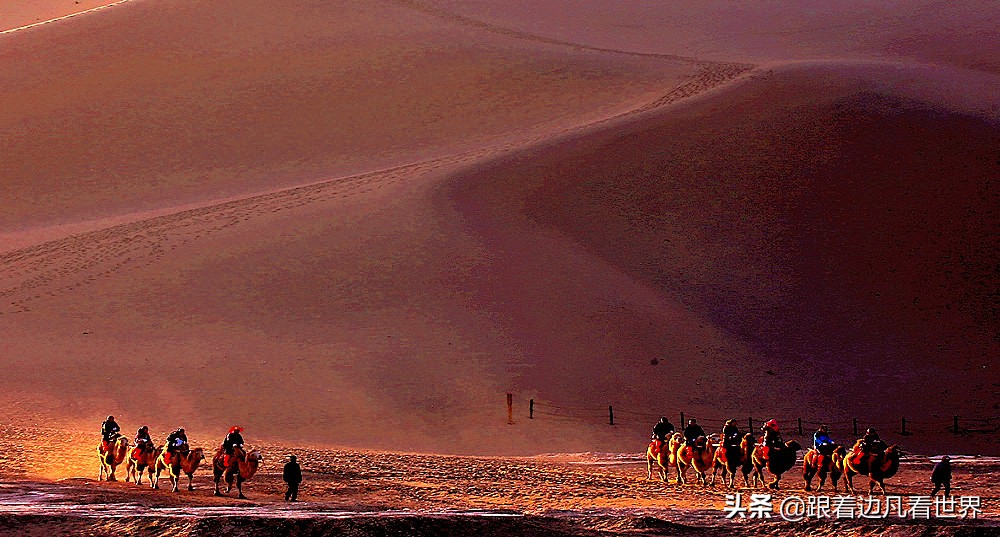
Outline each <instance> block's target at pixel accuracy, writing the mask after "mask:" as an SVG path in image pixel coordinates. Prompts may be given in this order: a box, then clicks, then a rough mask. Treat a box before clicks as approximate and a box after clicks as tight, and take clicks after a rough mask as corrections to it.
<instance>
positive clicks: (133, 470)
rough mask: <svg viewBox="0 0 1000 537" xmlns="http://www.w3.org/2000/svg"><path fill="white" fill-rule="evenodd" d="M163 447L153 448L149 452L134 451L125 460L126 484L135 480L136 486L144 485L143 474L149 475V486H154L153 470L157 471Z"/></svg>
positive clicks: (136, 449)
mask: <svg viewBox="0 0 1000 537" xmlns="http://www.w3.org/2000/svg"><path fill="white" fill-rule="evenodd" d="M161 451H163V446H159V447H157V446H153V449H151V450H149V451H138V448H135V449H133V450H132V452H131V453H130V454H129V456H128V458H127V459H125V482H126V483H128V482H129V480H130V479H132V478H133V477H134V478H135V484H136V485H142V472H143V470H145V471H146V472H147V473H149V485H150V486H153V470H155V469H156V459H158V458H159V457H160V452H161Z"/></svg>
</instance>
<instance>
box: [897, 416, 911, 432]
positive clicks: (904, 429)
mask: <svg viewBox="0 0 1000 537" xmlns="http://www.w3.org/2000/svg"><path fill="white" fill-rule="evenodd" d="M902 419H903V428H902V430H900V431H899V434H901V435H903V436H909V435H910V433H908V432H906V418H902Z"/></svg>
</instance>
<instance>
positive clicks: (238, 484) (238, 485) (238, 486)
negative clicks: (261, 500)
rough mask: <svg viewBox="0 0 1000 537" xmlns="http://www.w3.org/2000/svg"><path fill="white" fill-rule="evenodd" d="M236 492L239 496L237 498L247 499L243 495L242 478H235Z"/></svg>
mask: <svg viewBox="0 0 1000 537" xmlns="http://www.w3.org/2000/svg"><path fill="white" fill-rule="evenodd" d="M236 490H238V491H239V496H238V497H239V498H240V499H241V500H245V499H247V497H246V496H244V495H243V478H242V477H237V478H236Z"/></svg>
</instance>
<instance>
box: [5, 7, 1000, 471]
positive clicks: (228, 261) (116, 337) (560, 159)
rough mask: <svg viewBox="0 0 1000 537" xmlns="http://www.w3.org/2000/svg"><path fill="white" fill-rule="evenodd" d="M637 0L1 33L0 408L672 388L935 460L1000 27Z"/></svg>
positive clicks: (677, 406) (982, 299)
mask: <svg viewBox="0 0 1000 537" xmlns="http://www.w3.org/2000/svg"><path fill="white" fill-rule="evenodd" d="M645 4H646V3H637V2H636V3H632V2H625V3H622V4H621V6H620V7H621V9H617V10H610V9H609V8H605V11H595V9H598V8H595V7H594V6H587V7H585V8H581V9H579V10H576V11H573V12H572V15H571V16H569V17H568V18H567V17H557V16H556V14H557V12H556V11H555V10H556V9H557V8H558V5H557V4H555V3H554V4H553V5H552V6H551V9H552V10H553V11H552V12H549V11H544V10H543V11H537V7H531V6H529V5H528V4H527V3H522V4H513V5H512V7H511V9H510V11H504V10H497V9H495V6H493V5H492V4H487V3H478V2H476V3H462V5H459V3H449V2H377V3H372V4H346V5H340V4H338V5H336V6H333V5H330V4H314V3H291V4H289V5H283V6H282V8H281V9H277V8H275V7H274V6H273V5H272V4H270V3H266V2H249V3H248V2H242V3H237V2H229V1H223V2H203V3H192V2H180V1H175V0H157V1H155V2H154V1H143V2H129V3H127V4H123V5H121V6H116V7H115V8H114V9H109V10H103V11H101V12H99V16H97V14H92V15H88V16H86V17H84V16H81V17H75V18H73V19H68V20H66V21H60V22H59V23H53V24H49V25H45V26H41V27H37V28H31V29H28V30H24V31H20V32H15V33H12V34H6V35H2V36H0V61H2V62H4V64H5V65H7V66H10V69H5V70H4V71H3V74H0V94H2V95H3V96H4V99H5V100H8V102H12V103H16V106H11V107H7V108H4V109H3V111H0V125H2V129H0V136H2V137H3V140H4V144H5V154H4V157H3V158H4V169H3V172H2V176H0V197H2V199H4V200H5V205H4V211H3V212H2V213H0V232H2V233H3V235H2V238H3V243H2V244H0V266H2V267H3V268H2V272H0V298H2V300H0V313H2V315H0V324H2V326H3V333H4V339H3V341H4V347H3V351H4V355H5V364H4V365H5V375H4V380H3V381H2V383H3V385H4V387H5V388H6V389H7V391H8V392H9V393H10V394H11V395H9V396H8V398H9V399H12V400H17V401H20V403H19V405H18V406H15V407H13V408H32V409H34V411H37V412H39V414H38V416H39V419H41V420H45V419H51V416H60V417H61V419H63V420H65V421H67V422H69V423H71V424H72V426H73V427H86V425H83V424H85V423H88V422H93V423H94V424H96V423H99V421H100V418H101V417H103V415H105V414H107V413H108V412H113V413H115V414H116V415H119V417H120V418H121V419H122V421H123V422H124V424H125V426H126V428H133V429H134V427H135V426H137V425H138V423H139V422H146V423H149V424H150V425H151V426H152V427H153V429H154V431H166V430H167V429H168V428H172V427H175V426H177V425H178V424H185V425H187V427H188V429H189V431H191V434H192V436H193V437H195V438H197V439H199V441H200V442H203V443H211V442H214V441H216V440H217V438H216V437H220V438H221V435H222V433H223V432H224V429H225V427H226V426H227V425H229V424H231V423H232V422H240V423H242V424H243V425H245V426H246V427H247V430H248V435H249V436H250V437H251V438H253V437H257V438H270V439H280V440H299V441H304V440H307V441H310V442H313V443H321V444H339V445H353V446H366V447H379V448H392V449H397V450H406V451H438V452H449V453H455V452H464V453H535V452H539V451H574V452H576V451H590V450H602V451H628V450H633V449H641V446H642V444H643V441H644V439H645V436H646V434H648V428H649V425H650V423H651V421H653V420H654V419H655V417H656V416H657V415H659V414H660V413H669V414H670V415H672V416H673V415H675V413H676V412H686V413H687V414H688V415H689V416H690V415H697V416H700V417H704V418H708V420H706V421H707V425H709V426H711V427H714V425H715V424H714V423H713V422H712V421H711V419H721V418H725V417H729V416H736V417H740V418H743V417H745V416H755V417H757V418H758V419H759V418H762V417H765V416H778V417H780V418H781V419H782V420H783V421H787V420H789V419H794V418H795V417H804V418H807V419H808V420H810V421H812V420H824V421H827V420H828V421H831V422H835V423H837V424H838V425H839V426H840V429H839V430H838V431H837V434H838V435H839V437H841V438H843V437H845V436H846V435H847V431H846V430H845V428H846V426H845V425H843V424H844V423H845V420H849V419H850V418H851V417H860V418H862V419H863V420H864V422H865V423H869V424H878V425H879V426H882V424H891V425H890V426H895V423H896V422H897V420H898V419H899V417H901V416H905V417H908V418H910V419H911V420H913V421H914V422H917V423H918V425H915V427H917V428H918V429H920V427H921V425H919V424H920V422H921V420H923V425H922V427H923V428H922V429H921V430H920V433H921V434H919V435H916V436H913V437H907V438H904V439H903V440H906V441H907V442H909V443H911V444H914V445H919V446H922V447H925V448H928V449H931V450H933V449H938V448H939V447H940V446H943V445H951V444H952V443H954V438H952V437H951V435H949V434H947V433H945V431H944V426H940V427H939V426H938V422H939V421H941V420H948V419H949V418H950V417H951V416H953V415H965V416H969V415H976V416H979V415H984V414H985V415H992V414H995V413H996V412H997V411H998V410H1000V408H997V407H995V406H994V407H992V408H983V405H982V404H981V402H982V401H995V400H997V397H996V396H997V393H998V392H997V383H996V378H997V377H996V373H995V371H993V370H992V369H991V368H992V367H994V364H993V362H994V361H995V360H993V359H992V358H993V357H995V356H996V355H997V350H998V349H997V346H996V340H995V334H996V329H997V326H996V315H995V312H996V304H995V300H994V299H993V298H991V292H992V290H994V289H995V288H996V285H997V275H996V271H995V267H996V266H997V261H998V259H997V249H996V246H995V245H996V239H997V233H996V231H997V230H996V218H995V214H994V213H995V207H996V206H997V199H996V193H995V192H993V191H992V189H991V187H990V185H991V184H992V183H991V181H992V178H994V177H995V176H996V173H997V167H996V153H995V151H996V147H998V145H1000V144H998V142H1000V128H998V124H1000V121H998V119H1000V117H998V113H997V109H996V105H995V102H993V101H994V99H995V95H997V94H998V89H1000V82H998V77H997V75H996V74H995V69H993V68H992V67H990V65H989V62H988V61H987V60H988V58H990V57H991V56H989V55H988V51H989V50H990V48H989V46H990V45H989V43H988V42H985V45H986V46H984V47H982V48H979V49H976V50H979V51H983V52H982V56H977V55H976V54H972V55H961V54H958V53H957V52H955V53H954V54H952V53H947V51H944V52H941V51H939V50H938V49H936V48H934V47H932V46H931V44H933V42H934V41H933V40H931V39H929V38H928V39H924V38H921V39H923V40H922V41H920V42H921V43H925V44H928V45H927V46H928V47H929V48H927V49H926V50H930V49H932V48H933V49H934V50H936V51H938V52H940V54H938V56H935V55H934V54H931V53H929V52H927V53H925V52H926V51H925V49H924V48H921V47H920V46H917V47H914V48H912V49H909V48H908V49H906V50H905V51H900V50H897V49H896V48H893V47H897V45H898V44H899V43H900V42H901V41H900V40H899V39H900V37H899V36H900V35H901V33H906V35H911V36H918V34H916V33H913V32H915V30H914V28H915V27H917V26H920V24H921V21H923V20H924V18H923V17H925V16H926V13H925V12H926V11H927V10H929V9H931V7H930V5H929V4H928V5H926V6H925V5H924V4H921V6H922V7H921V8H920V9H916V10H914V11H913V12H912V13H910V12H907V13H898V14H896V15H893V16H892V17H889V12H890V11H891V8H892V6H893V4H891V3H889V4H886V6H887V7H884V8H881V9H883V11H879V10H875V11H871V10H868V11H865V10H862V11H856V10H851V9H847V8H843V9H841V8H838V9H836V10H834V11H832V12H825V11H824V12H823V13H811V12H807V11H808V9H807V8H806V7H803V8H802V9H803V10H805V11H803V12H802V13H799V14H798V15H796V16H797V17H798V18H795V17H791V18H790V19H789V18H785V17H779V16H778V14H777V13H775V12H774V11H773V10H769V9H765V8H763V7H761V8H760V9H761V10H762V11H754V10H752V9H750V10H749V11H748V13H749V14H748V15H747V16H746V17H744V18H742V19H740V18H732V17H731V18H728V19H726V21H727V22H726V24H729V25H733V27H734V28H735V29H736V30H739V31H735V30H734V32H735V33H726V32H723V31H721V30H720V29H719V28H717V27H711V26H704V25H702V26H698V25H688V24H685V21H686V20H689V19H690V18H691V17H694V16H695V15H697V14H699V13H701V14H705V13H710V12H712V11H713V10H716V11H717V10H719V9H721V8H720V6H719V5H716V4H711V5H708V6H707V7H704V8H698V9H704V10H707V11H698V10H697V9H696V6H695V5H694V4H693V3H690V4H687V3H685V4H678V5H677V6H675V7H677V9H681V8H683V10H682V11H669V12H668V11H657V12H656V13H657V14H659V16H661V17H668V16H669V17H673V18H670V22H671V24H672V25H673V26H670V27H671V28H673V27H677V28H683V29H684V32H680V33H675V32H664V31H661V28H660V27H658V26H656V21H657V20H658V19H656V18H650V17H649V16H648V15H650V13H651V12H650V11H649V9H650V8H649V7H648V6H646V7H643V6H644V5H645ZM970 6H972V5H971V4H970ZM970 6H966V7H964V8H962V9H960V10H958V11H957V12H956V13H955V14H953V16H954V17H957V18H959V19H960V20H961V21H962V22H969V21H976V23H975V24H974V25H971V26H970V28H971V29H970V30H969V32H967V33H966V34H963V35H967V36H971V37H970V39H971V38H972V37H974V36H976V35H979V34H978V33H977V32H979V30H976V28H980V29H985V28H987V27H988V25H989V22H990V20H992V19H990V18H989V17H985V18H981V19H977V17H978V16H979V15H980V14H981V10H977V9H974V8H973V7H970ZM758 7H760V6H758ZM855 7H856V6H855ZM529 9H530V10H532V11H530V13H531V16H524V14H526V13H529V11H527V10H529ZM748 9H749V8H748ZM831 13H832V14H831ZM922 14H923V15H922ZM682 15H683V16H682ZM750 15H752V16H750ZM821 15H822V17H823V20H824V21H825V23H829V24H830V25H829V26H828V28H829V29H830V31H829V32H826V33H824V32H813V31H809V30H810V29H814V28H813V25H814V24H815V23H816V21H817V20H818V19H817V18H818V17H820V16H821ZM685 17H688V18H687V19H685ZM831 17H833V18H832V19H831ZM887 17H888V18H887ZM963 17H964V18H963ZM882 19H885V20H890V19H891V21H890V22H892V24H890V23H889V22H886V24H885V25H884V27H882V26H879V27H878V28H877V30H878V31H872V32H868V31H867V30H868V29H870V25H866V24H867V23H864V21H870V20H882ZM699 20H702V19H699ZM705 20H707V19H705ZM716 20H721V19H716ZM789 20H796V21H798V24H799V26H797V27H796V28H798V29H797V30H795V31H794V32H793V31H792V28H790V26H789V25H790V24H791V23H790V22H789ZM953 22H954V21H953ZM835 23H836V24H835ZM755 24H758V25H762V26H761V27H760V28H758V27H757V26H755ZM839 28H850V29H851V31H850V32H842V31H840V30H838V29H839ZM944 31H945V30H944V29H943V27H941V28H940V29H935V28H933V27H929V28H925V29H924V30H923V32H924V33H921V34H919V35H920V36H924V37H926V36H928V35H933V36H938V35H939V34H940V33H941V32H944ZM699 32H700V33H699ZM803 32H805V34H806V35H808V36H809V38H810V39H807V40H804V41H803V40H799V39H797V37H801V35H802V34H803ZM859 32H861V33H864V35H865V36H867V37H866V39H865V40H863V42H860V43H859V42H858V41H856V40H854V39H853V38H852V37H851V36H852V35H853V36H857V35H858V33H859ZM695 34H697V35H695ZM744 38H747V39H746V40H745V39H744ZM916 38H917V37H914V39H916ZM699 40H701V41H699ZM736 42H739V43H740V45H739V46H737V45H736V44H735V43H736ZM698 43H701V44H698ZM706 43H711V45H708V44H706ZM820 45H822V46H820ZM922 51H924V52H922ZM935 54H937V52H935ZM941 54H944V56H941ZM977 54H978V53H977ZM806 60H808V61H806ZM748 62H766V63H765V64H763V65H761V66H757V67H756V68H755V67H754V66H753V65H751V64H750V63H748ZM939 64H942V65H939ZM943 64H947V65H943ZM942 379H947V381H946V382H942ZM507 392H512V393H515V394H516V403H517V405H518V407H517V408H518V415H517V420H516V421H517V423H516V424H515V425H513V426H511V425H508V424H507V423H506V409H505V406H504V404H505V403H504V394H505V393H507ZM67 394H72V396H71V397H68V396H67ZM528 398H534V399H536V400H538V402H539V403H540V408H542V409H544V408H545V405H549V406H548V408H549V409H550V410H549V411H548V415H547V416H545V418H544V419H543V418H542V415H541V414H540V415H539V419H537V420H530V421H529V420H527V419H525V417H526V416H525V415H524V414H525V412H526V403H527V400H528ZM608 405H614V406H615V407H616V408H618V409H619V415H618V420H617V421H616V425H615V427H609V426H608V425H607V423H606V421H605V419H606V416H605V410H604V409H605V408H606V407H607V406H608ZM555 407H562V408H561V409H558V410H553V409H555ZM581 408H582V409H581ZM595 409H596V410H595ZM95 420H96V421H95ZM94 427H95V428H96V425H94ZM967 444H968V449H972V450H980V451H990V450H995V448H996V444H995V439H994V438H993V437H979V438H975V439H972V440H971V441H968V440H967Z"/></svg>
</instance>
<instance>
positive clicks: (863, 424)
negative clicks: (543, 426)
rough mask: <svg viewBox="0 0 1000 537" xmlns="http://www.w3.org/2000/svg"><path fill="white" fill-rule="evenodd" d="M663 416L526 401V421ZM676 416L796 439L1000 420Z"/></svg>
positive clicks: (963, 428) (933, 429)
mask: <svg viewBox="0 0 1000 537" xmlns="http://www.w3.org/2000/svg"><path fill="white" fill-rule="evenodd" d="M663 415H664V414H656V413H652V412H642V411H636V410H629V409H622V408H615V407H614V406H613V405H608V406H607V407H598V406H571V405H556V404H553V403H551V402H547V401H539V400H535V399H529V400H528V414H527V418H528V419H529V420H536V419H537V420H551V421H556V422H580V421H599V420H601V421H603V422H604V423H607V424H608V425H609V426H615V425H634V424H636V423H639V422H641V423H643V424H646V425H649V426H650V427H652V424H653V423H654V422H656V421H657V420H659V419H660V417H661V416H663ZM507 416H508V423H510V424H511V425H513V424H514V418H513V416H514V409H513V394H507ZM679 416H680V421H679V426H678V427H677V430H683V429H684V425H685V424H686V423H687V420H688V419H690V418H695V419H697V421H698V424H699V425H703V426H708V427H707V428H713V429H714V428H718V429H721V428H722V426H723V425H724V424H725V423H726V421H728V420H729V419H735V420H736V422H737V424H738V425H739V426H740V427H741V428H742V427H743V426H744V425H746V426H747V427H748V428H749V430H751V431H756V430H758V429H760V427H762V426H763V425H764V422H765V421H766V420H767V419H772V418H773V419H776V420H778V423H780V424H782V429H783V430H784V431H792V432H797V433H798V434H799V436H806V435H812V433H813V432H814V431H815V430H816V429H817V428H818V427H819V426H820V425H826V426H827V427H829V428H830V429H831V430H832V431H840V432H842V433H845V434H846V433H847V432H850V433H852V434H854V435H855V436H860V435H861V434H863V431H865V430H866V429H867V428H869V427H875V428H877V429H879V430H884V431H891V432H893V433H895V434H898V435H901V436H911V435H915V434H930V433H938V432H950V433H952V434H957V435H972V434H992V433H998V432H1000V416H994V417H988V418H971V417H964V416H952V417H951V418H950V419H948V418H936V417H935V418H929V419H926V420H925V419H920V420H913V419H910V418H907V417H900V418H899V419H897V420H894V421H891V422H887V421H874V422H873V421H867V420H859V419H858V418H851V419H843V418H838V419H832V420H827V421H814V420H810V419H803V418H802V417H798V416H795V417H788V416H767V417H766V418H755V417H753V416H747V417H745V418H739V417H736V416H733V417H731V418H716V417H705V416H698V415H692V414H688V415H685V413H684V412H680V413H679ZM668 419H669V417H668Z"/></svg>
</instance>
